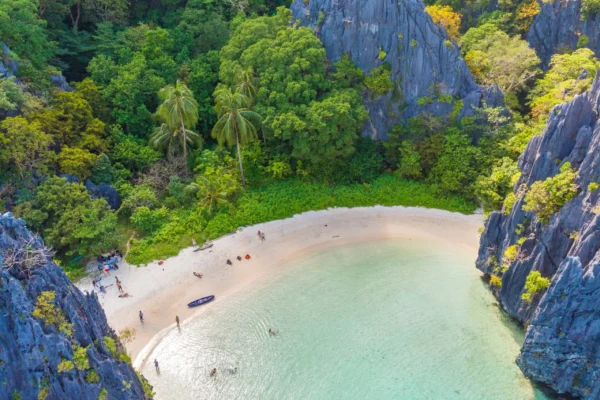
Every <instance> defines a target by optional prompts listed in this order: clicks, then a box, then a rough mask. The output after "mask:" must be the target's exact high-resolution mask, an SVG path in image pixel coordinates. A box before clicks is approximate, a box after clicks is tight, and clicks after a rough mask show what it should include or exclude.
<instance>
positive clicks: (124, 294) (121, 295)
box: [119, 293, 129, 297]
mask: <svg viewBox="0 0 600 400" xmlns="http://www.w3.org/2000/svg"><path fill="white" fill-rule="evenodd" d="M119 297H129V293H121V294H120V295H119Z"/></svg>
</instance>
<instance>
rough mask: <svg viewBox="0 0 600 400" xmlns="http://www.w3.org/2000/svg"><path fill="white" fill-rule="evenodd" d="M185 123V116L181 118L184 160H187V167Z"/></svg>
mask: <svg viewBox="0 0 600 400" xmlns="http://www.w3.org/2000/svg"><path fill="white" fill-rule="evenodd" d="M185 135H186V133H185V125H184V124H183V118H182V119H181V139H182V140H183V160H184V161H185V168H186V169H187V140H186V137H185Z"/></svg>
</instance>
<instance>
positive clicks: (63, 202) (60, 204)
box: [18, 177, 117, 255]
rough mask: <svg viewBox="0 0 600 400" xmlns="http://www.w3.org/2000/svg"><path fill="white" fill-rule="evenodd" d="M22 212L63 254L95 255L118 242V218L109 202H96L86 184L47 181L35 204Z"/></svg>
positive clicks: (24, 208) (36, 195) (20, 213)
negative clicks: (116, 235)
mask: <svg viewBox="0 0 600 400" xmlns="http://www.w3.org/2000/svg"><path fill="white" fill-rule="evenodd" d="M18 211H19V215H20V216H22V217H23V218H24V219H25V220H26V221H27V223H28V224H29V226H30V227H31V228H32V229H34V230H36V231H38V232H41V233H42V235H43V237H44V241H45V242H46V244H47V245H49V246H52V247H54V248H55V249H56V250H57V251H58V252H60V253H64V254H67V255H73V254H81V255H95V254H97V253H98V252H99V251H100V250H102V249H107V248H110V247H111V245H112V244H114V241H115V239H116V238H115V236H114V232H115V228H116V224H117V217H116V215H115V214H114V213H113V212H112V211H111V210H110V208H109V207H108V204H107V203H106V201H105V200H104V199H92V198H91V197H90V195H89V193H88V192H87V190H86V189H85V187H84V186H83V185H82V184H80V183H67V181H66V179H64V178H59V177H52V178H49V179H47V180H46V181H44V182H43V183H42V184H41V185H40V186H39V188H38V190H37V192H36V194H35V198H34V200H33V201H31V202H28V203H25V204H23V207H22V208H21V209H20V210H18Z"/></svg>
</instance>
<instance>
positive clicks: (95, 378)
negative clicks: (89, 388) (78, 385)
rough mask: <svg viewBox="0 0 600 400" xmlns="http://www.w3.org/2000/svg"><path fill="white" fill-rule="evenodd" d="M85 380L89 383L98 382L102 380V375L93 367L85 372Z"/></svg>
mask: <svg viewBox="0 0 600 400" xmlns="http://www.w3.org/2000/svg"><path fill="white" fill-rule="evenodd" d="M85 381H86V382H87V383H98V382H100V376H99V375H98V373H97V372H96V371H94V370H93V369H92V370H90V371H88V372H87V373H86V374H85Z"/></svg>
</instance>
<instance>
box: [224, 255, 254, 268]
mask: <svg viewBox="0 0 600 400" xmlns="http://www.w3.org/2000/svg"><path fill="white" fill-rule="evenodd" d="M236 258H237V260H238V261H242V257H240V256H237V257H236ZM244 258H245V259H246V260H250V259H251V258H252V257H250V254H246V255H245V256H244ZM226 263H227V265H233V263H232V262H231V260H230V259H227V261H226Z"/></svg>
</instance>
